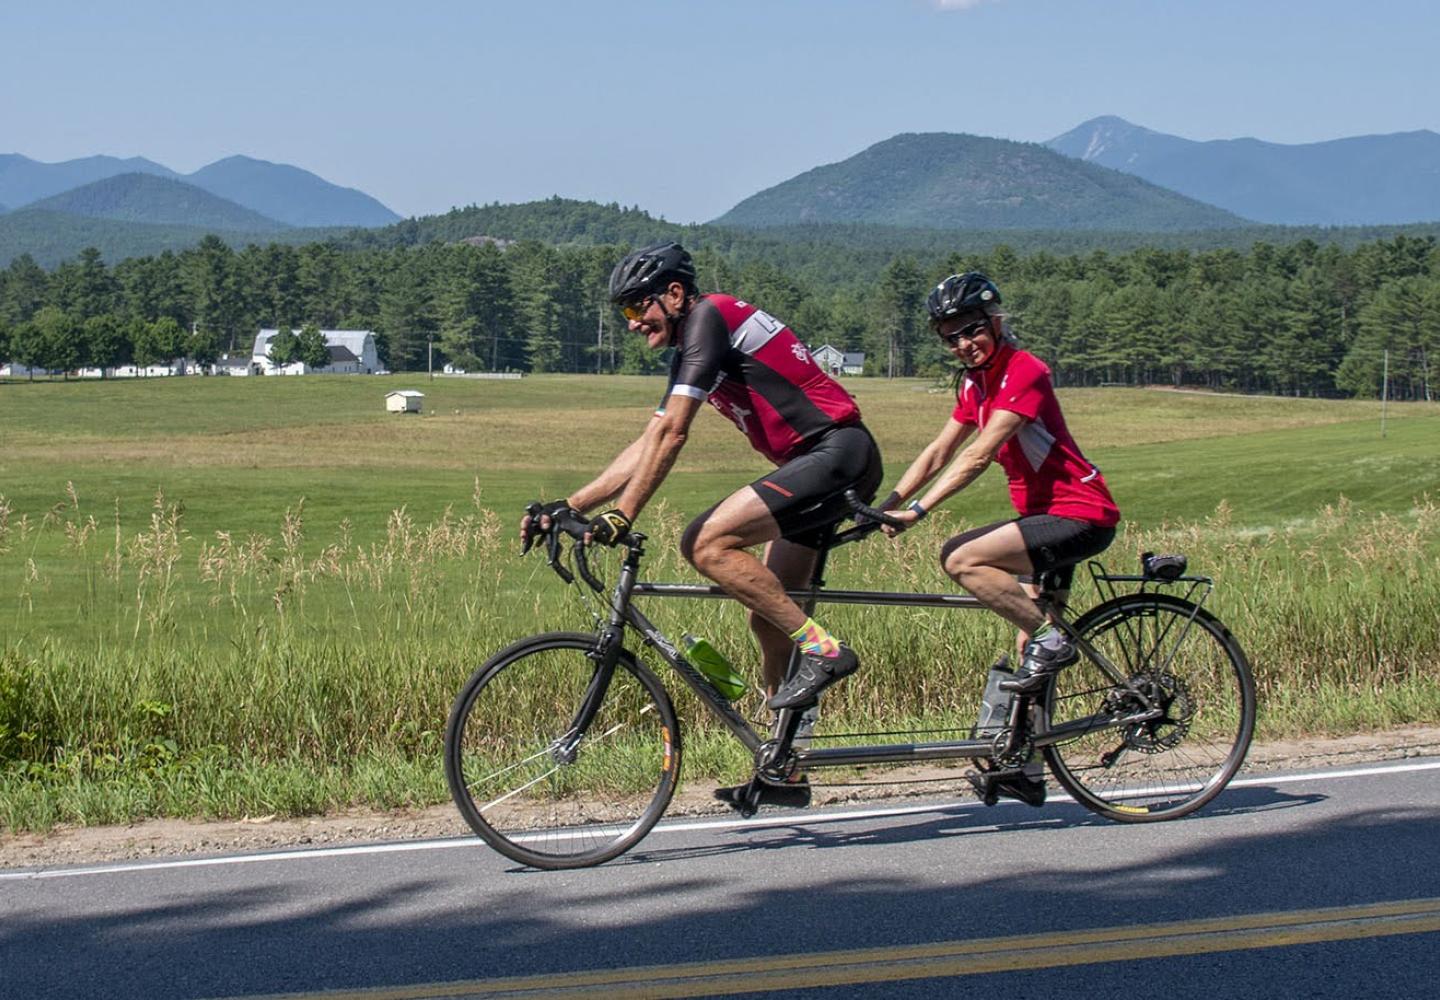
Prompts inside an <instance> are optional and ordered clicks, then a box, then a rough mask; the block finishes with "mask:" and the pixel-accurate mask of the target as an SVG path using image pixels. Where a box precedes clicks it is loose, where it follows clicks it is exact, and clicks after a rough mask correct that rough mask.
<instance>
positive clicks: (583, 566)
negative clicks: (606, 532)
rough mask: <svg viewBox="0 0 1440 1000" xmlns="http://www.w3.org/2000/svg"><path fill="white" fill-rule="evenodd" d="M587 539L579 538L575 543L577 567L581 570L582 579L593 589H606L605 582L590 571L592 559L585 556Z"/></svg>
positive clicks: (598, 590)
mask: <svg viewBox="0 0 1440 1000" xmlns="http://www.w3.org/2000/svg"><path fill="white" fill-rule="evenodd" d="M586 548H587V546H586V545H585V539H583V538H582V539H579V540H578V541H576V543H575V568H576V569H578V570H579V571H580V579H582V580H584V581H585V583H586V584H588V585H589V587H590V589H591V590H594V591H596V592H597V593H598V592H600V591H603V590H604V589H605V584H604V582H603V581H601V580H600V579H599V578H598V577H596V576H595V575H594V574H593V573H591V572H590V560H589V559H588V558H586V556H585V549H586Z"/></svg>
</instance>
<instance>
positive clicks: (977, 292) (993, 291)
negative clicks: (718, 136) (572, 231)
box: [612, 271, 1000, 326]
mask: <svg viewBox="0 0 1440 1000" xmlns="http://www.w3.org/2000/svg"><path fill="white" fill-rule="evenodd" d="M612 280H613V279H612ZM999 304H1000V289H998V288H996V287H995V282H993V281H991V280H990V279H989V278H987V277H985V275H983V274H981V273H980V272H979V271H966V272H965V273H964V274H952V275H950V277H948V278H946V279H945V280H944V281H942V282H940V284H938V285H936V286H935V287H934V289H932V290H931V292H930V298H929V299H927V300H926V302H925V305H926V307H927V308H928V309H929V310H930V325H931V326H939V325H940V324H941V323H943V322H944V321H945V320H947V319H950V318H951V317H952V316H959V315H960V314H961V313H967V312H989V309H988V308H987V307H988V306H998V305H999Z"/></svg>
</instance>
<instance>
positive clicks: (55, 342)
mask: <svg viewBox="0 0 1440 1000" xmlns="http://www.w3.org/2000/svg"><path fill="white" fill-rule="evenodd" d="M32 324H33V326H34V327H35V332H36V335H37V336H38V338H39V347H40V358H39V362H40V366H41V367H42V368H48V369H50V370H51V371H52V372H53V371H58V372H62V373H64V375H65V378H67V379H68V378H69V377H70V372H71V370H72V369H75V368H78V367H80V366H81V365H82V364H84V363H85V350H84V341H83V339H82V333H81V329H80V322H79V321H78V320H76V319H75V317H73V316H71V315H70V314H69V313H67V312H65V311H64V310H63V309H60V308H58V307H56V306H45V307H44V308H43V309H41V310H40V311H39V312H37V313H36V314H35V319H34V320H33V321H32Z"/></svg>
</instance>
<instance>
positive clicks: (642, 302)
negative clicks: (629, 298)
mask: <svg viewBox="0 0 1440 1000" xmlns="http://www.w3.org/2000/svg"><path fill="white" fill-rule="evenodd" d="M654 301H655V296H653V295H647V296H645V297H644V298H643V299H637V300H635V301H634V302H626V303H624V304H623V305H621V306H620V315H621V316H624V317H625V318H626V319H627V320H629V321H630V322H632V323H633V322H635V321H636V320H638V319H639V318H640V317H641V316H644V315H645V313H646V311H647V310H648V309H649V308H650V303H652V302H654Z"/></svg>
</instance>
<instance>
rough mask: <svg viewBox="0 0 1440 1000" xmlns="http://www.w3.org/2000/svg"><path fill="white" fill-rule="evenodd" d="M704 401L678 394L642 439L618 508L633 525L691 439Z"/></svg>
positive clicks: (670, 400) (666, 402)
mask: <svg viewBox="0 0 1440 1000" xmlns="http://www.w3.org/2000/svg"><path fill="white" fill-rule="evenodd" d="M702 402H703V400H700V399H696V398H695V397H693V396H685V395H681V394H680V393H675V394H673V395H671V396H670V398H669V399H667V400H666V401H665V412H664V413H662V414H660V415H659V416H657V417H656V418H655V421H654V422H653V423H652V424H651V425H650V428H649V429H648V430H647V431H646V432H645V436H644V437H643V438H641V444H642V445H643V448H642V449H641V452H640V455H639V457H638V459H637V460H636V463H635V468H634V472H633V473H632V474H631V476H630V479H629V481H628V482H627V483H626V484H625V491H624V492H623V493H621V494H620V499H619V500H618V501H617V502H616V504H615V506H616V507H617V508H619V510H620V512H621V513H622V514H624V515H625V516H626V517H627V518H629V519H630V520H631V521H634V520H635V519H636V518H637V517H639V516H640V511H642V510H644V508H645V504H646V503H647V502H649V500H650V497H651V496H653V495H654V493H655V491H656V490H657V489H659V488H660V484H661V483H663V482H664V481H665V477H666V476H667V475H669V474H670V469H671V468H672V467H673V466H674V465H675V459H676V458H677V457H678V456H679V455H680V449H681V448H684V447H685V441H686V439H687V438H688V437H689V435H690V422H691V421H692V420H694V419H695V414H696V413H699V412H700V405H701V403H702Z"/></svg>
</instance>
